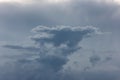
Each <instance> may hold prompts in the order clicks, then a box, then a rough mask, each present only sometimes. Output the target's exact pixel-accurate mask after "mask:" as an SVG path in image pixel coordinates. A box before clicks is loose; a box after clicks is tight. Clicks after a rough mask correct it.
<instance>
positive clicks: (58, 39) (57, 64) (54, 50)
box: [4, 26, 102, 80]
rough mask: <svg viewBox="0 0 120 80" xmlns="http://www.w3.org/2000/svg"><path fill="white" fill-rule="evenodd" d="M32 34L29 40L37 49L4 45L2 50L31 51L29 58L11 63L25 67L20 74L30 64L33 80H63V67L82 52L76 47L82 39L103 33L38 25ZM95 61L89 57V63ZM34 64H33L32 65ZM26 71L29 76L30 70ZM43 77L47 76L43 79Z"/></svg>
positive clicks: (88, 27) (70, 27)
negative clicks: (72, 55) (72, 57)
mask: <svg viewBox="0 0 120 80" xmlns="http://www.w3.org/2000/svg"><path fill="white" fill-rule="evenodd" d="M32 32H33V33H34V34H35V35H33V36H31V37H30V38H31V39H32V40H33V41H34V42H35V45H37V47H24V46H20V45H5V46H4V47H6V48H10V49H15V50H19V51H21V52H22V51H23V50H26V51H32V52H34V55H32V56H31V57H25V58H22V59H18V60H17V61H16V62H15V63H13V64H15V67H16V66H18V65H22V66H23V65H24V68H23V69H22V70H23V71H24V69H25V71H26V68H27V67H28V65H30V66H29V68H30V71H31V70H33V72H32V73H31V76H33V77H32V79H34V80H39V79H41V80H48V79H49V80H56V79H58V80H60V79H61V78H63V79H62V80H64V78H65V77H66V76H65V77H63V76H62V75H65V74H66V73H64V65H66V64H67V62H68V61H69V59H68V57H69V56H70V55H71V54H74V52H76V51H77V50H80V49H81V47H80V46H79V45H78V44H79V42H81V41H82V40H83V39H84V38H87V37H91V36H93V34H94V35H96V34H101V33H102V32H101V31H100V30H99V29H98V28H96V27H92V26H86V27H80V26H77V27H75V26H54V27H49V26H38V27H35V28H33V29H32ZM36 35H39V36H36ZM35 45H34V46H35ZM23 56H24V54H23ZM96 60H98V59H96V58H95V59H93V58H92V60H90V61H91V62H93V63H94V62H95V61H96ZM33 64H35V65H34V66H33ZM95 64H96V63H95ZM22 66H19V67H17V68H18V70H19V68H20V69H21V68H22ZM34 67H39V69H38V68H37V69H38V72H36V70H34ZM17 68H16V69H17ZM35 69H36V68H35ZM39 71H40V72H39ZM41 71H42V73H41ZM49 71H50V72H49ZM13 72H14V70H13ZM26 72H28V73H29V70H28V71H26ZM26 72H17V74H13V75H14V76H15V77H13V76H12V78H11V77H10V78H9V79H10V80H12V79H13V78H16V79H19V76H20V75H19V73H20V74H26ZM45 75H46V76H47V77H45ZM29 77H30V74H26V75H25V76H24V77H23V80H26V79H27V78H29ZM68 79H69V78H68ZM68 79H67V80H68ZM4 80H5V79H4ZM6 80H7V79H6ZM76 80H77V79H76Z"/></svg>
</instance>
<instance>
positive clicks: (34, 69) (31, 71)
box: [0, 0, 120, 80]
mask: <svg viewBox="0 0 120 80" xmlns="http://www.w3.org/2000/svg"><path fill="white" fill-rule="evenodd" d="M21 1H22V0H21ZM46 1H47V0H46ZM46 1H43V0H34V1H33V2H32V4H21V3H20V4H19V3H14V2H13V3H9V2H8V3H0V17H1V18H0V26H1V27H2V26H3V27H2V29H3V30H5V31H3V32H5V34H6V35H9V36H10V39H11V38H12V36H13V37H14V35H15V38H16V39H23V37H22V36H24V35H25V33H27V31H29V29H31V28H32V27H33V26H37V25H41V24H42V25H47V26H38V27H36V28H34V29H32V32H34V34H35V35H32V36H31V37H30V38H31V39H32V40H33V41H34V42H35V45H37V46H36V47H34V46H21V45H5V46H4V47H5V48H9V49H14V50H18V51H19V52H21V53H22V52H23V51H24V50H25V51H29V53H31V52H32V53H34V55H31V57H29V56H26V57H24V59H23V58H21V57H20V58H21V59H20V58H19V59H17V58H15V60H13V62H11V61H8V63H9V64H8V63H7V64H6V65H5V66H4V67H3V69H2V68H1V71H0V72H1V73H0V75H1V76H0V80H116V79H118V80H119V77H118V76H119V75H118V74H119V68H118V69H117V71H115V72H114V70H113V71H111V72H109V70H108V71H105V69H107V68H108V67H107V68H104V67H103V68H102V69H101V70H100V71H99V70H98V69H97V70H96V71H94V70H92V68H93V66H94V68H96V66H97V67H98V66H100V65H101V64H100V63H101V62H102V58H101V57H100V56H98V55H96V56H94V55H92V56H90V57H86V56H88V55H89V54H86V55H85V58H87V59H86V60H88V62H89V64H91V65H92V67H89V66H87V67H85V68H86V69H87V70H83V71H79V72H78V73H76V72H75V71H71V72H70V70H69V71H64V66H65V65H66V64H67V63H68V62H69V61H70V60H69V59H68V57H69V56H70V55H72V54H74V53H77V52H76V51H77V50H81V49H82V46H80V45H79V43H80V42H81V41H82V40H84V39H85V38H86V37H90V36H92V35H93V34H102V32H101V31H99V29H98V28H96V27H92V26H87V27H80V26H76V25H82V26H84V25H86V24H88V25H93V26H98V27H102V29H103V30H105V29H110V30H119V25H120V23H119V19H120V18H119V12H120V9H119V5H118V4H116V3H112V1H108V0H91V1H89V0H84V1H83V0H70V1H69V2H67V3H60V4H58V3H54V4H51V3H48V2H46ZM25 2H28V0H25ZM61 24H62V25H71V26H54V25H61ZM51 26H53V27H51ZM1 27H0V30H2V29H1ZM6 29H7V30H6ZM0 32H1V31H0ZM11 32H12V33H11ZM115 32H116V31H115ZM9 33H11V34H9ZM16 33H17V35H16ZM2 34H4V33H2ZM117 35H118V34H117ZM4 37H6V36H4ZM4 37H3V36H2V38H4ZM2 38H1V39H2ZM102 44H104V43H102ZM16 53H17V52H16ZM78 53H80V52H78ZM22 55H23V56H25V55H24V54H22ZM81 56H82V55H81ZM109 60H111V57H107V58H106V60H105V61H109ZM82 63H85V64H86V65H88V64H87V63H86V62H84V60H81V61H80V63H79V64H80V66H79V68H80V67H81V64H82ZM7 66H9V68H8V67H7ZM73 66H74V64H73ZM110 66H111V65H110ZM85 68H84V69H85ZM110 69H111V68H110ZM115 69H116V68H115ZM89 70H91V71H89ZM62 71H64V72H62ZM79 74H80V75H79ZM101 75H102V76H101ZM104 75H105V76H104Z"/></svg>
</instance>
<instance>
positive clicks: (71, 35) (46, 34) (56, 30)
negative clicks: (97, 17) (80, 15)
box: [31, 26, 102, 47]
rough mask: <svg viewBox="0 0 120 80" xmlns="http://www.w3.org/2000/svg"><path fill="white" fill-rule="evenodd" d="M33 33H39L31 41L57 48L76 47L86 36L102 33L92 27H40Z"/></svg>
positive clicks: (33, 30)
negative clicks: (50, 44)
mask: <svg viewBox="0 0 120 80" xmlns="http://www.w3.org/2000/svg"><path fill="white" fill-rule="evenodd" d="M32 32H35V33H37V35H35V36H32V37H31V39H33V40H35V41H37V42H39V43H42V44H43V43H44V42H45V43H47V42H48V43H53V44H54V45H55V46H60V45H61V44H66V45H67V46H69V47H74V46H76V45H77V44H78V43H79V42H80V41H81V40H82V39H83V38H84V37H86V36H90V35H91V34H101V33H102V32H101V31H99V29H98V28H96V27H92V26H86V27H80V26H77V27H73V26H55V27H47V26H38V27H36V28H34V29H32Z"/></svg>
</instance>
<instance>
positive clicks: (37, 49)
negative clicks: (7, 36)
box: [3, 45, 40, 51]
mask: <svg viewBox="0 0 120 80" xmlns="http://www.w3.org/2000/svg"><path fill="white" fill-rule="evenodd" d="M3 47H5V48H9V49H16V50H26V51H39V50H40V48H36V47H24V46H20V45H4V46H3Z"/></svg>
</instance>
